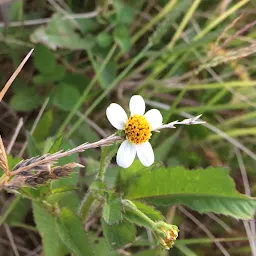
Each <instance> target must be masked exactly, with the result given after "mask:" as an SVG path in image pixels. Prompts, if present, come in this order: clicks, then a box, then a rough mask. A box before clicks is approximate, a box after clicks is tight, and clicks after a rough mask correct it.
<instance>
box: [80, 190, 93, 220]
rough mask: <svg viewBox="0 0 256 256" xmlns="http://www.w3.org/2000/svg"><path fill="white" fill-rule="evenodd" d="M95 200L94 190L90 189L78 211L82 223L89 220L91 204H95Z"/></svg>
mask: <svg viewBox="0 0 256 256" xmlns="http://www.w3.org/2000/svg"><path fill="white" fill-rule="evenodd" d="M94 200H95V197H94V195H93V193H92V191H89V192H88V193H87V194H86V195H85V197H84V199H83V201H82V203H81V206H80V209H79V212H78V214H79V216H80V218H81V221H82V223H86V220H87V217H88V214H89V211H90V208H91V205H92V204H93V202H94Z"/></svg>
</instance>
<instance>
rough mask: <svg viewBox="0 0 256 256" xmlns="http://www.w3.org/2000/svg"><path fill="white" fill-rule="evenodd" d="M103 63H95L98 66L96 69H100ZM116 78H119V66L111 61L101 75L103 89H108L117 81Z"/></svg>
mask: <svg viewBox="0 0 256 256" xmlns="http://www.w3.org/2000/svg"><path fill="white" fill-rule="evenodd" d="M101 63H102V61H101V62H98V63H95V66H96V67H95V68H96V69H99V68H100V65H101ZM116 76H117V65H116V63H115V62H114V61H109V62H108V63H107V64H106V66H105V68H104V69H103V71H102V72H101V73H100V77H99V80H100V85H101V87H102V88H103V89H104V88H108V87H109V86H110V85H111V83H112V82H113V81H114V80H115V78H116Z"/></svg>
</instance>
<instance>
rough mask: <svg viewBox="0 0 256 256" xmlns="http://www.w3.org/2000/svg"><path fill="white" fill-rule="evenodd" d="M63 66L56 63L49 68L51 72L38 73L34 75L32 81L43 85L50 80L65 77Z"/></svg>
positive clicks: (58, 79)
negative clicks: (51, 68)
mask: <svg viewBox="0 0 256 256" xmlns="http://www.w3.org/2000/svg"><path fill="white" fill-rule="evenodd" d="M65 73H66V70H65V67H64V66H63V65H56V67H55V68H54V69H53V70H51V73H47V74H38V75H36V76H34V78H33V82H34V83H35V84H40V85H45V84H48V83H50V82H58V81H61V80H62V79H63V78H64V77H65Z"/></svg>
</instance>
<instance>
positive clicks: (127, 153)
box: [116, 140, 136, 168]
mask: <svg viewBox="0 0 256 256" xmlns="http://www.w3.org/2000/svg"><path fill="white" fill-rule="evenodd" d="M135 156H136V145H135V144H133V143H131V142H130V141H128V140H125V141H124V142H122V144H121V146H120V147H119V149H118V152H117V156H116V162H117V164H118V165H119V166H121V167H123V168H128V167H129V166H130V165H131V164H132V162H133V161H134V158H135Z"/></svg>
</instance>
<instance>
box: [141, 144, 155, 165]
mask: <svg viewBox="0 0 256 256" xmlns="http://www.w3.org/2000/svg"><path fill="white" fill-rule="evenodd" d="M136 149H137V155H138V158H139V159H140V161H141V163H142V164H143V165H144V166H150V165H151V164H153V163H154V161H155V156H154V151H153V149H152V146H151V144H150V143H149V142H148V141H147V142H145V143H143V144H138V145H136Z"/></svg>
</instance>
